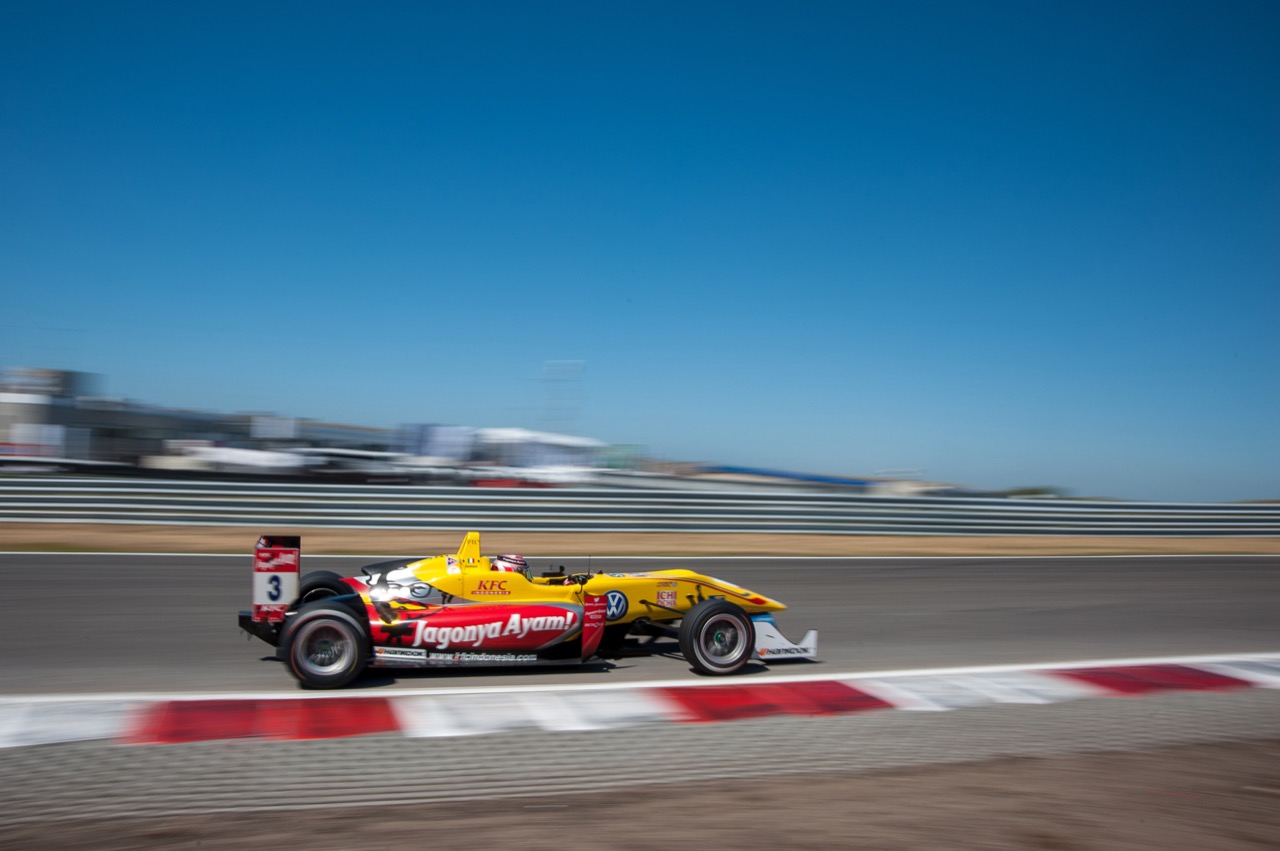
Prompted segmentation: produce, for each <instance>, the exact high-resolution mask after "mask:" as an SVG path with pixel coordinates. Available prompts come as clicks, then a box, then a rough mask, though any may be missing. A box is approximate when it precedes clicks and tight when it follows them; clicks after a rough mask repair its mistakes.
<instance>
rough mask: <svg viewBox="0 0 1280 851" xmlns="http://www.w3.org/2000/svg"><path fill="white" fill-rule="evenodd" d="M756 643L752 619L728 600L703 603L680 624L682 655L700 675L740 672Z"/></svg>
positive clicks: (692, 610) (691, 611) (694, 608)
mask: <svg viewBox="0 0 1280 851" xmlns="http://www.w3.org/2000/svg"><path fill="white" fill-rule="evenodd" d="M755 644H756V630H755V626H754V625H753V624H752V623H751V618H750V616H748V615H747V613H746V612H744V611H743V610H742V607H741V606H737V605H734V604H733V603H730V602H729V601H728V600H703V601H702V602H701V603H699V604H698V605H696V606H694V607H693V608H692V609H690V610H689V613H688V614H687V615H685V616H684V619H683V620H682V621H681V622H680V652H681V653H683V654H684V658H685V659H687V660H688V661H689V664H690V665H692V666H693V668H694V670H695V671H697V672H698V673H700V674H711V675H723V674H734V673H737V672H738V671H740V670H741V669H742V666H743V665H745V664H747V661H748V660H749V659H750V658H751V653H752V651H753V650H754V649H755Z"/></svg>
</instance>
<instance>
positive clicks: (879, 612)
mask: <svg viewBox="0 0 1280 851" xmlns="http://www.w3.org/2000/svg"><path fill="white" fill-rule="evenodd" d="M377 560H382V559H376V558H359V557H324V556H311V557H304V564H303V570H304V573H305V572H306V571H307V570H319V569H326V570H336V571H338V572H340V573H356V572H357V571H358V568H359V566H360V565H361V564H365V563H369V562H371V561H377ZM531 562H532V563H533V566H534V569H535V570H541V569H546V568H548V567H550V566H552V565H559V564H564V565H565V566H566V567H567V568H568V569H569V570H570V571H575V570H584V569H587V568H588V563H587V560H586V559H585V558H565V559H556V558H534V557H531ZM589 566H590V569H591V570H593V571H595V570H603V571H605V572H611V571H625V570H641V569H647V568H653V569H657V568H662V567H677V566H687V567H691V568H693V569H696V570H700V571H702V572H704V573H707V574H710V575H713V576H718V577H721V578H724V579H727V580H730V581H732V582H735V583H738V584H740V585H743V586H745V587H747V588H750V589H752V590H755V591H758V592H760V593H762V594H766V595H768V596H771V597H774V598H777V599H780V600H782V601H784V602H786V603H787V604H788V605H789V606H790V608H789V610H788V611H786V612H783V613H781V614H780V615H778V616H777V620H778V624H779V626H780V628H781V629H782V631H783V632H784V634H787V635H789V636H790V637H792V638H798V637H799V636H800V635H801V634H802V633H803V632H804V630H806V629H809V628H816V629H818V631H819V647H818V649H819V657H820V659H821V661H819V662H816V663H807V662H797V663H791V664H787V665H782V664H776V665H774V666H772V667H771V668H765V667H764V666H763V665H752V666H751V669H750V671H749V672H748V675H750V673H752V672H754V673H764V672H766V671H772V672H775V673H787V674H791V673H796V674H816V675H837V674H841V673H848V672H864V671H880V670H894V669H904V668H937V667H947V666H963V665H984V664H1019V663H1041V662H1072V661H1079V660H1088V659H1099V658H1124V657H1144V656H1171V655H1181V654H1187V655H1194V654H1229V653H1251V652H1260V651H1274V650H1276V649H1277V648H1280V618H1278V617H1276V612H1277V611H1280V563H1278V560H1277V559H1276V558H1274V557H1244V556H1227V557H1212V556H1208V557H1206V556H1187V557H1165V556H1161V557H1144V558H1133V557H1121V558H1007V559H991V558H957V559H913V558H907V559H792V560H788V559H734V558H716V559H605V558H596V559H593V560H592V561H591V562H590V565H589ZM0 578H3V580H4V582H5V585H6V587H7V589H8V591H9V593H7V594H6V595H4V597H3V603H2V604H0V605H2V606H3V616H2V617H0V629H3V636H4V646H5V647H6V653H5V654H4V655H3V657H0V694H3V695H6V696H13V695H34V694H77V693H80V694H101V693H113V694H118V693H138V692H143V693H168V692H179V693H185V692H229V693H243V692H255V693H262V692H294V691H296V690H297V688H298V686H297V684H296V683H295V682H294V681H293V680H292V678H291V677H290V676H289V675H288V673H287V672H286V671H285V670H284V668H283V666H282V665H281V664H280V663H279V662H277V661H275V659H274V657H273V651H272V649H271V648H269V647H268V646H267V645H265V644H263V643H261V642H259V641H257V640H250V639H248V638H247V636H245V635H244V634H243V633H241V632H240V631H239V629H238V628H237V627H236V625H235V621H236V612H237V611H238V610H239V609H241V608H247V604H248V596H249V592H250V559H249V557H248V556H247V555H246V556H182V555H101V554H76V555H67V554H56V555H54V554H29V553H22V554H3V555H0ZM674 649H675V648H674V645H672V650H673V651H674ZM681 679H688V680H694V679H698V676H697V675H696V674H695V673H694V672H693V671H691V670H690V669H689V667H688V665H687V664H686V663H685V662H684V661H683V659H681V658H679V657H678V655H677V654H675V653H674V652H673V653H672V654H670V655H666V656H662V655H659V656H654V657H642V658H626V659H621V660H616V661H614V662H612V663H608V664H604V663H595V664H589V665H584V666H580V667H571V668H552V669H547V668H541V669H534V670H530V669H520V670H511V671H498V672H495V671H493V670H478V671H421V672H419V671H409V672H406V671H402V670H396V671H390V672H379V671H374V672H370V674H369V675H367V676H366V677H364V678H363V679H362V680H360V681H359V682H358V683H357V685H356V687H357V688H362V689H380V688H388V687H394V688H397V689H432V688H441V687H450V688H458V687H466V688H471V687H483V686H496V685H501V686H536V685H545V684H551V683H591V684H595V683H599V684H622V683H635V682H643V681H649V680H681Z"/></svg>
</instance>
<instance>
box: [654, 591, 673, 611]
mask: <svg viewBox="0 0 1280 851" xmlns="http://www.w3.org/2000/svg"><path fill="white" fill-rule="evenodd" d="M658 605H659V606H666V607H667V608H668V609H674V608H675V607H676V592H675V590H674V589H666V590H660V591H658Z"/></svg>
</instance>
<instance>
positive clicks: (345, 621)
mask: <svg viewBox="0 0 1280 851" xmlns="http://www.w3.org/2000/svg"><path fill="white" fill-rule="evenodd" d="M286 630H287V631H286V632H285V635H284V638H283V640H282V641H281V642H280V650H281V656H282V657H283V658H284V661H285V663H286V664H287V665H288V666H289V670H290V671H291V672H292V673H293V675H294V676H295V677H297V678H298V682H300V683H302V685H303V687H304V688H316V689H322V688H341V687H342V686H345V685H346V684H347V683H349V682H351V681H352V680H354V679H355V678H356V677H358V676H360V674H361V673H362V672H363V671H364V669H365V666H366V665H367V664H368V663H369V635H368V632H367V629H366V627H365V626H362V625H361V624H360V622H359V621H357V620H356V619H355V618H354V617H353V616H352V614H351V610H350V609H348V608H346V607H345V606H343V605H341V604H340V603H328V602H324V601H320V602H316V603H308V604H306V605H305V606H303V607H302V608H300V609H298V613H297V614H295V615H293V616H292V617H290V618H289V621H288V626H287V627H286Z"/></svg>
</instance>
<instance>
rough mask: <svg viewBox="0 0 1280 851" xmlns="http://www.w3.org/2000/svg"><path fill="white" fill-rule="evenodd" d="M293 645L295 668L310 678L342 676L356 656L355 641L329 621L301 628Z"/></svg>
mask: <svg viewBox="0 0 1280 851" xmlns="http://www.w3.org/2000/svg"><path fill="white" fill-rule="evenodd" d="M293 642H294V643H293V646H294V651H293V652H294V659H295V660H296V662H297V665H298V668H300V669H301V671H302V672H303V673H305V674H307V675H310V676H316V677H325V676H332V675H333V674H337V673H341V672H342V671H345V670H346V669H347V668H348V667H350V665H351V663H352V660H353V659H354V658H355V655H356V641H355V637H354V636H353V635H352V634H351V632H350V630H347V629H343V628H342V627H341V626H340V625H339V624H336V623H333V622H332V621H318V622H313V623H307V624H303V625H302V626H301V627H299V629H298V634H297V636H296V637H295V638H294V640H293Z"/></svg>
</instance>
